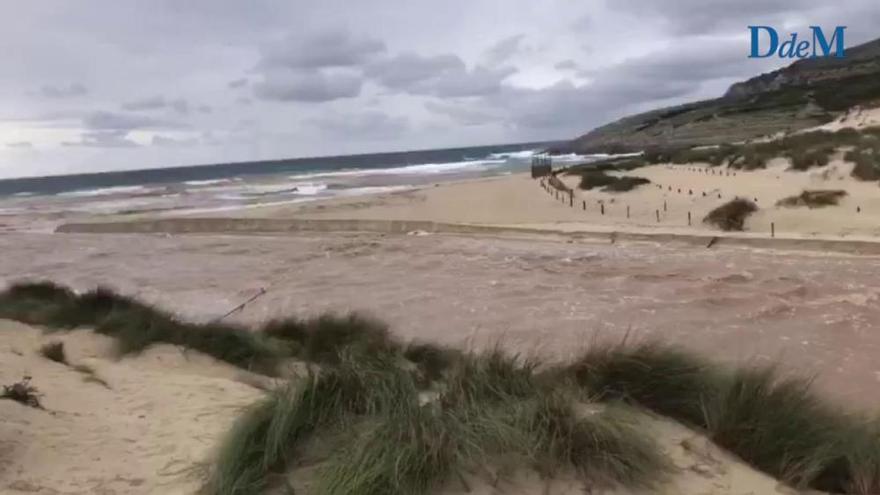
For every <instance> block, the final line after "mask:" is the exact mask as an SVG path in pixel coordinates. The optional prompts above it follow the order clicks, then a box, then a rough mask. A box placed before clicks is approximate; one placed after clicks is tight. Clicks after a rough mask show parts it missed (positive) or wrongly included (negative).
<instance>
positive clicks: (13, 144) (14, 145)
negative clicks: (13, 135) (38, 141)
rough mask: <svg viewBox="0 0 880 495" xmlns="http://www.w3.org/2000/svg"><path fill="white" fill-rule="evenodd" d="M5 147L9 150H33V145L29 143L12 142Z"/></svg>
mask: <svg viewBox="0 0 880 495" xmlns="http://www.w3.org/2000/svg"><path fill="white" fill-rule="evenodd" d="M6 146H8V147H10V148H33V147H34V144H33V143H31V142H30V141H13V142H11V143H6Z"/></svg>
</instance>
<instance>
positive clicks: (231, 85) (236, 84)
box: [226, 77, 248, 89]
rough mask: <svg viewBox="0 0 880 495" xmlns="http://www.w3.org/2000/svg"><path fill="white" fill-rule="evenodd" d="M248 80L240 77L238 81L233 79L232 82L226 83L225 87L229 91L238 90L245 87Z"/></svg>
mask: <svg viewBox="0 0 880 495" xmlns="http://www.w3.org/2000/svg"><path fill="white" fill-rule="evenodd" d="M247 83H248V79H247V78H246V77H242V78H240V79H235V80H233V81H229V82H228V83H226V87H227V88H229V89H238V88H243V87H245V86H247Z"/></svg>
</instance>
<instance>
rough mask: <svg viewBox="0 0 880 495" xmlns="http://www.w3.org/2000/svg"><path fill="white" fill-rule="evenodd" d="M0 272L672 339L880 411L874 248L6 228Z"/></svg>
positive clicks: (586, 337)
mask: <svg viewBox="0 0 880 495" xmlns="http://www.w3.org/2000/svg"><path fill="white" fill-rule="evenodd" d="M0 249H2V252H3V256H2V257H0V278H2V281H3V282H5V283H9V282H11V281H14V280H18V279H33V278H48V279H52V280H55V281H58V282H61V283H65V284H70V285H72V286H74V287H76V288H78V289H88V288H92V287H94V286H95V285H99V284H100V285H108V286H110V287H113V288H116V289H118V290H120V291H122V292H125V293H129V294H132V295H136V296H139V297H142V298H144V299H146V300H148V301H150V302H153V303H157V304H160V305H162V306H163V307H166V308H168V309H170V310H173V311H175V312H178V313H179V314H181V315H183V316H186V317H189V318H193V319H200V320H201V319H210V318H213V317H217V316H219V315H222V314H224V313H226V312H227V311H228V310H229V309H231V308H233V307H235V306H236V305H237V304H239V303H240V302H243V301H245V300H247V299H248V298H250V297H251V296H252V295H254V294H255V293H257V291H259V289H260V288H266V289H267V290H268V292H267V293H266V295H264V296H262V297H260V298H258V299H257V300H256V301H254V302H253V303H251V304H250V305H249V306H247V307H246V308H245V310H244V311H242V312H241V313H239V314H237V315H235V317H234V318H235V319H237V320H240V321H246V322H260V321H264V320H266V319H268V318H271V317H274V316H280V315H284V314H290V313H296V314H313V313H317V312H321V311H325V310H338V311H344V310H349V309H356V310H362V311H366V312H369V313H372V314H374V315H376V316H379V317H381V318H383V319H385V320H386V321H388V322H389V323H390V324H391V325H392V327H393V330H394V331H395V332H396V333H398V334H399V335H401V336H402V337H404V338H417V339H423V340H430V341H436V342H440V343H445V344H456V345H469V346H481V345H486V344H488V343H493V342H500V343H501V344H502V345H504V346H505V347H507V348H509V349H511V350H514V351H518V352H523V353H533V352H536V353H540V354H543V355H546V356H548V357H553V358H566V357H570V356H572V355H573V354H575V353H577V352H578V351H579V350H581V349H583V348H584V347H585V346H587V345H589V344H590V343H591V342H594V341H596V340H601V339H609V340H619V339H622V338H623V337H624V336H627V335H628V336H629V337H628V338H631V339H633V338H635V339H651V338H653V339H660V340H663V341H666V342H670V343H676V344H682V345H684V346H687V347H689V348H691V349H694V350H697V351H699V352H701V353H703V354H705V355H707V356H708V357H710V358H712V359H716V360H721V361H725V362H743V361H747V362H753V363H770V362H772V361H780V362H782V363H783V366H784V368H786V369H788V370H791V371H792V372H796V373H802V374H809V375H815V376H816V383H817V386H818V387H819V388H820V389H821V390H822V392H823V393H824V394H826V395H828V396H830V397H832V398H835V399H839V400H840V401H841V402H843V403H845V404H847V405H848V406H852V407H859V408H862V407H871V408H877V407H878V406H880V297H878V294H880V258H877V257H865V256H846V255H832V254H823V253H794V252H779V251H769V250H767V251H762V250H755V249H748V248H733V247H719V248H717V249H700V248H682V247H672V246H664V245H652V244H631V245H606V244H591V243H579V242H574V243H571V242H562V241H559V240H556V239H552V238H541V239H510V238H487V237H465V236H453V235H426V236H399V235H398V236H394V235H387V236H386V235H380V234H349V235H346V234H300V235H296V236H278V237H257V236H221V235H212V236H163V235H97V234H95V235H89V234H6V235H2V236H0Z"/></svg>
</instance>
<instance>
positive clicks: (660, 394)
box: [569, 343, 880, 495]
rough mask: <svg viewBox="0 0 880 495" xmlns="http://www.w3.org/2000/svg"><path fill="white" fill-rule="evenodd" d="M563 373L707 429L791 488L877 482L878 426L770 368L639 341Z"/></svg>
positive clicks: (840, 489)
mask: <svg viewBox="0 0 880 495" xmlns="http://www.w3.org/2000/svg"><path fill="white" fill-rule="evenodd" d="M569 371H570V372H571V373H572V375H573V376H574V377H575V380H576V381H577V382H578V383H579V384H580V385H581V386H583V387H585V388H586V389H587V390H589V391H591V392H592V393H594V394H597V395H598V396H599V397H606V398H613V399H623V400H625V401H628V402H632V403H636V404H639V405H641V406H644V407H647V408H649V409H651V410H653V411H655V412H657V413H659V414H662V415H665V416H668V417H671V418H673V419H676V420H679V421H682V422H685V423H686V424H690V425H692V426H694V427H697V428H700V429H703V430H705V431H706V434H707V436H708V437H709V438H710V439H711V440H712V441H714V442H715V443H716V444H718V445H720V446H722V447H724V448H726V449H728V450H730V451H731V452H733V453H735V454H736V455H738V456H739V457H741V458H742V459H743V460H744V461H745V462H747V463H748V464H750V465H752V466H754V467H756V468H758V469H760V470H762V471H764V472H766V473H768V474H770V475H772V476H775V477H777V478H778V479H781V480H783V481H785V482H787V483H790V484H792V485H794V486H797V487H810V488H813V489H818V490H824V491H830V492H833V493H855V494H860V495H863V494H865V495H866V494H869V493H877V489H878V488H880V434H878V433H880V429H878V423H877V422H875V421H866V420H864V419H862V418H858V417H855V416H853V415H850V414H847V413H845V412H843V411H841V410H838V409H836V408H834V407H832V406H831V405H830V404H829V403H827V402H825V401H823V400H821V399H819V398H818V397H817V396H816V395H815V393H814V392H813V391H812V388H811V381H810V380H806V379H802V378H797V377H788V378H786V377H783V376H781V375H780V374H779V373H778V371H777V370H776V369H775V368H774V367H759V368H755V367H748V366H746V367H742V368H736V369H733V370H728V369H725V368H721V367H719V366H717V365H710V364H707V363H705V362H703V361H701V360H699V359H697V358H695V357H693V356H691V355H690V354H688V353H683V352H681V351H677V350H673V349H671V348H669V347H666V346H663V345H660V344H656V343H646V344H640V345H634V346H625V345H620V346H610V347H604V348H601V349H600V350H598V351H596V350H594V351H590V352H588V353H587V354H585V355H584V356H583V357H581V358H580V359H579V360H578V361H577V362H576V363H574V365H572V366H571V367H570V368H569Z"/></svg>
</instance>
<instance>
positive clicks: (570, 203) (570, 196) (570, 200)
mask: <svg viewBox="0 0 880 495" xmlns="http://www.w3.org/2000/svg"><path fill="white" fill-rule="evenodd" d="M568 207H569V208H572V207H574V190H571V191H568Z"/></svg>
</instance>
